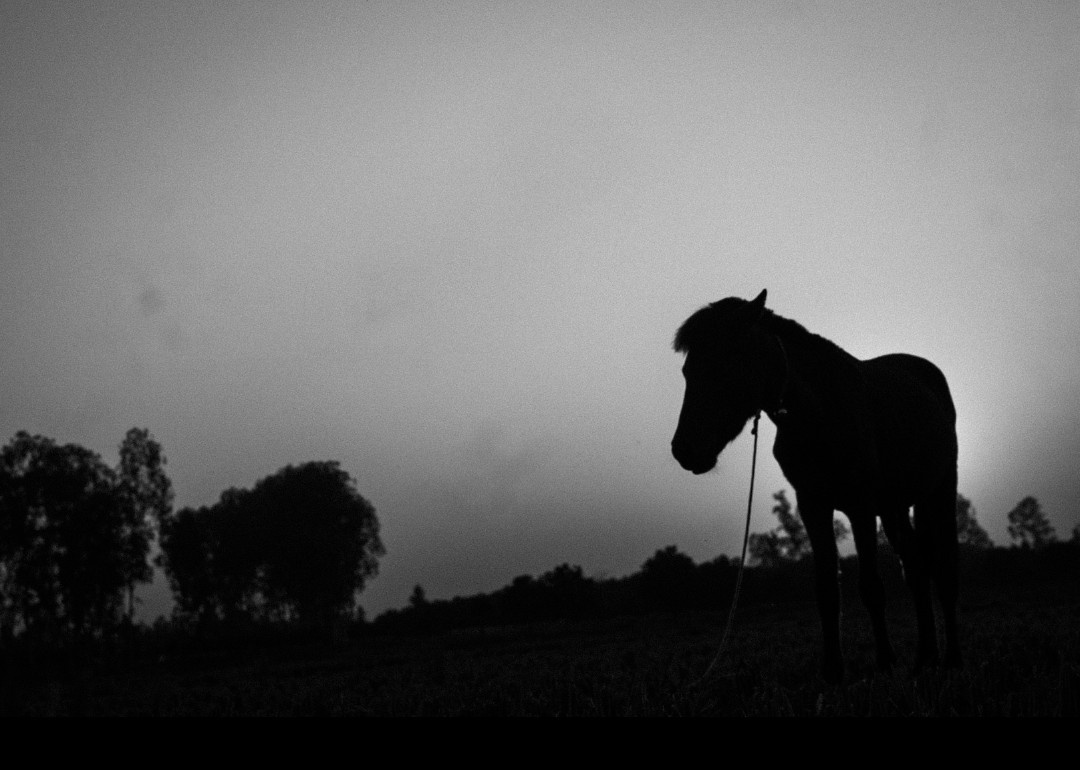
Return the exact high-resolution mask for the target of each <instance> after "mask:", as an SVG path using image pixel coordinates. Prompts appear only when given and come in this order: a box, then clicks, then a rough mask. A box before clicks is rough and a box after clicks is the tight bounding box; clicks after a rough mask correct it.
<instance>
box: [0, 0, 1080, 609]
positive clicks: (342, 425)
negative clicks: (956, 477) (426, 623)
mask: <svg viewBox="0 0 1080 770" xmlns="http://www.w3.org/2000/svg"><path fill="white" fill-rule="evenodd" d="M1078 212H1080V4H1077V3H1074V2H1060V3H1050V2H1036V1H1035V0H1023V1H1021V2H1007V3H996V2H971V3H963V2H951V3H945V4H941V3H918V2H914V3H913V2H882V3H872V2H807V3H797V2H790V3H789V2H784V3H772V2H753V3H735V2H730V3H725V2H701V3H646V2H631V1H629V0H628V1H626V2H619V3H583V2H580V0H574V1H572V2H556V1H554V0H553V1H551V2H544V3H535V2H511V1H509V0H507V1H504V2H490V3H480V2H464V1H462V2H450V3H447V2H432V3H423V2H408V3H401V2H385V1H383V0H370V2H365V3H359V2H343V3H336V2H329V1H326V2H318V3H275V2H270V1H269V0H265V1H264V0H260V1H259V2H225V0H214V1H213V2H185V3H146V2H141V1H139V2H84V1H70V2H69V1H67V0H63V1H54V2H50V1H49V0H32V1H31V2H12V1H11V0H0V362H3V363H2V366H0V440H2V441H5V442H6V441H7V440H9V439H10V437H12V436H14V434H15V433H16V432H17V431H19V430H27V431H30V432H31V433H39V434H43V435H46V436H49V437H51V438H54V439H55V440H57V441H59V442H63V443H67V442H74V443H78V444H82V445H83V446H86V447H88V448H90V449H93V450H94V451H97V452H100V453H101V454H102V456H103V457H104V458H105V459H106V460H107V461H109V462H115V460H116V457H117V447H118V445H119V443H120V441H121V440H122V438H123V436H124V433H125V432H126V431H127V429H128V428H130V427H133V426H139V427H146V428H149V429H150V431H151V433H152V434H153V435H154V437H155V438H156V439H157V440H158V441H159V442H160V443H161V444H162V446H163V448H164V452H165V454H166V456H167V458H168V465H167V471H168V473H169V476H170V477H171V479H172V481H173V485H174V489H175V492H176V507H177V508H179V507H183V506H199V505H208V504H211V503H213V502H215V501H216V500H217V498H218V496H219V495H220V494H221V492H222V491H223V490H224V489H226V488H228V487H251V486H252V485H254V484H255V482H256V481H258V480H259V479H261V478H263V477H264V476H267V475H269V474H272V473H274V472H275V471H277V470H278V469H280V468H281V467H283V466H285V465H287V464H290V463H291V464H297V463H301V462H306V461H309V460H337V461H339V462H340V463H341V465H342V467H343V468H344V469H345V470H346V471H348V472H349V473H350V474H352V476H353V477H354V478H355V479H356V481H357V487H358V489H359V491H360V492H361V493H362V494H363V495H364V496H365V497H366V498H367V499H368V500H370V501H371V502H372V504H373V505H374V506H375V509H376V511H377V514H378V518H379V522H380V525H381V536H382V540H383V543H384V544H385V546H386V549H387V554H386V555H385V556H384V557H383V558H382V560H381V562H380V569H379V574H378V576H377V577H376V578H374V579H373V580H372V581H371V582H370V583H369V584H368V586H367V587H366V588H365V590H364V592H363V594H362V595H361V596H360V604H361V605H362V606H363V607H364V609H365V611H366V612H367V614H368V617H373V616H375V615H377V614H378V613H380V612H382V611H383V610H385V609H387V608H392V607H401V606H404V605H405V604H406V602H407V599H408V596H409V594H410V592H411V590H412V587H413V586H414V585H416V584H420V585H422V586H423V587H424V589H425V591H426V593H427V595H428V597H429V598H430V599H448V598H451V597H453V596H456V595H469V594H474V593H479V592H488V591H493V590H496V589H498V588H500V587H502V586H504V585H506V584H507V583H509V582H510V581H511V580H512V579H513V578H514V577H516V576H518V575H522V574H531V575H534V576H535V575H539V574H541V573H542V572H545V571H547V570H550V569H552V568H553V567H555V566H556V565H558V564H561V563H563V562H569V563H570V564H576V565H580V566H581V567H582V568H583V569H584V571H585V573H586V575H589V576H592V577H617V576H621V575H626V574H630V573H632V572H634V571H636V570H637V569H639V568H640V566H641V564H642V563H643V562H644V561H645V560H646V559H647V558H649V557H650V556H651V555H652V554H653V553H654V552H655V551H656V550H657V549H659V548H662V547H664V546H667V545H676V546H677V547H678V548H679V550H680V551H682V552H684V553H687V554H689V555H690V556H692V557H693V558H694V559H695V560H696V561H703V560H707V559H712V558H715V557H716V556H717V555H719V554H721V553H723V554H727V555H737V553H738V550H739V548H740V545H741V537H742V527H743V516H744V512H745V505H746V495H747V491H748V483H749V471H750V448H751V438H750V435H749V430H747V431H746V432H745V433H744V435H743V436H742V437H740V438H739V439H738V440H736V442H735V443H734V444H733V445H732V446H731V447H729V449H728V450H727V451H725V453H724V454H723V455H722V456H721V458H720V463H719V465H718V468H717V470H716V471H714V472H712V473H710V474H706V475H705V476H702V477H694V476H691V475H690V474H689V473H687V472H685V471H683V470H682V469H681V468H680V467H679V466H678V464H677V463H676V462H675V460H674V459H673V458H672V457H671V453H670V441H671V436H672V434H673V432H674V429H675V423H676V420H677V417H678V412H679V408H680V405H681V401H682V387H683V382H682V377H681V374H680V366H681V363H682V361H681V356H679V355H678V354H676V353H674V352H673V351H672V350H671V339H672V336H673V334H674V332H675V330H676V328H677V327H678V326H679V324H680V323H681V322H682V321H683V320H684V319H685V318H686V317H687V316H688V315H690V313H692V312H693V311H694V310H696V309H697V308H698V307H700V306H702V305H704V304H706V303H708V302H712V301H715V300H717V299H720V298H722V297H727V296H740V297H744V298H747V299H749V298H752V297H754V296H755V295H756V294H757V293H758V292H759V291H760V290H761V289H763V288H767V289H768V292H769V293H768V305H769V307H770V308H772V309H773V310H774V311H775V312H777V313H779V314H781V315H783V316H786V317H789V318H793V319H795V320H797V321H799V322H800V323H801V324H803V325H804V326H806V327H807V328H808V329H810V330H811V331H813V332H816V333H818V334H821V335H823V336H825V337H828V338H829V339H831V340H833V341H834V342H836V343H837V344H839V345H840V346H841V347H843V348H844V349H845V350H847V351H848V352H850V353H852V354H853V355H855V356H857V357H859V358H869V357H873V356H876V355H881V354H885V353H890V352H908V353H914V354H916V355H921V356H924V357H926V358H929V359H930V360H932V361H934V362H935V363H936V364H938V366H939V367H940V368H941V369H942V370H943V371H944V372H945V374H946V376H947V377H948V380H949V382H950V385H951V388H952V392H953V396H954V400H955V402H956V405H957V411H958V415H959V416H958V434H959V442H960V469H959V470H960V491H961V493H963V494H964V495H965V496H967V497H969V498H970V499H971V500H972V502H973V504H974V506H975V510H976V512H977V516H978V520H979V521H980V523H981V524H982V525H983V526H984V527H985V528H986V529H987V531H988V532H989V534H990V536H991V537H992V538H993V540H994V541H995V542H997V543H998V544H1007V543H1008V542H1009V538H1008V534H1007V530H1006V525H1007V523H1006V518H1005V517H1006V514H1007V512H1008V511H1009V510H1010V509H1011V508H1012V507H1013V506H1014V505H1015V504H1016V503H1017V502H1018V501H1019V500H1020V499H1021V498H1023V497H1025V496H1027V495H1034V496H1035V497H1037V498H1038V500H1039V501H1040V503H1041V504H1042V507H1043V510H1044V511H1045V513H1046V514H1047V516H1048V517H1049V519H1050V521H1051V522H1052V523H1053V525H1054V526H1055V527H1056V528H1057V530H1058V533H1059V535H1061V536H1065V537H1067V536H1068V534H1069V533H1070V531H1071V530H1072V528H1073V526H1075V525H1076V523H1077V522H1078V521H1080V476H1078V474H1077V468H1076V458H1077V457H1080V410H1078V409H1077V406H1078V399H1077V393H1078V392H1080V338H1078V335H1077V332H1078V331H1080V303H1078V299H1080V217H1078V216H1077V214H1078ZM762 426H763V428H762V435H761V438H762V442H763V443H762V446H761V449H760V454H759V460H758V480H757V486H756V492H755V495H756V505H755V511H754V520H753V524H752V530H753V531H765V530H767V529H769V528H771V527H773V526H774V525H775V523H776V521H775V519H774V518H773V517H772V516H770V515H769V512H768V511H769V508H770V505H771V500H770V496H771V493H772V492H774V491H776V490H779V489H788V490H789V496H790V485H789V484H788V483H787V482H786V481H785V480H784V479H783V476H782V474H781V472H780V470H779V468H778V467H777V465H776V463H775V461H774V460H773V459H772V457H771V455H770V452H769V449H770V447H771V444H772V440H773V438H774V437H775V431H774V429H773V427H772V425H771V424H769V423H768V421H767V420H763V421H762ZM140 596H141V599H142V601H143V604H142V607H141V610H140V612H141V613H142V615H143V617H144V618H146V619H152V618H153V617H155V616H156V615H158V614H161V613H167V612H168V611H169V608H170V600H169V595H168V589H167V586H166V585H165V581H164V580H163V579H162V577H161V576H160V575H159V576H158V577H157V579H156V580H155V582H154V583H153V584H152V585H150V586H148V587H146V588H145V589H143V590H142V592H141V594H140Z"/></svg>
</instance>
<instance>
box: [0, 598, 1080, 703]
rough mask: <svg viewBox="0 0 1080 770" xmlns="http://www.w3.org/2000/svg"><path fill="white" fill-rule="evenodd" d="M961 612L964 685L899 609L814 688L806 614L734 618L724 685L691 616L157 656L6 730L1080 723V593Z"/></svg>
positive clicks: (711, 646)
mask: <svg viewBox="0 0 1080 770" xmlns="http://www.w3.org/2000/svg"><path fill="white" fill-rule="evenodd" d="M972 593H973V595H972V596H971V597H970V598H969V599H968V600H966V601H965V602H963V604H962V607H961V621H962V633H963V638H964V643H965V649H964V652H965V658H966V660H965V662H966V665H965V667H964V668H963V669H962V670H958V671H957V670H931V671H927V672H924V673H923V674H921V675H919V676H918V677H917V678H913V677H912V676H911V672H910V669H909V667H908V664H909V663H910V660H911V653H912V651H913V650H914V643H915V628H914V622H913V620H912V617H911V611H910V600H909V599H908V597H907V596H894V597H892V602H891V606H890V613H889V614H890V617H889V621H890V629H891V631H892V634H893V641H894V645H895V646H896V648H897V651H898V652H899V653H900V655H901V663H900V665H899V666H898V667H897V668H896V669H895V670H894V671H893V672H892V673H891V674H881V673H878V672H875V671H874V670H873V644H872V640H871V638H870V632H869V623H868V620H867V616H866V613H865V611H864V610H863V608H862V607H861V605H859V604H858V603H857V601H847V602H846V604H845V609H844V643H845V654H846V657H847V664H848V674H847V679H846V681H845V683H844V684H843V685H842V686H838V687H832V686H826V685H824V684H823V683H822V682H821V680H820V679H819V678H818V663H819V659H818V656H819V634H820V632H819V627H818V619H817V613H816V609H815V607H814V605H813V603H812V602H809V603H808V602H805V601H801V602H798V603H792V604H785V605H775V604H774V605H759V606H748V607H745V608H741V609H740V611H739V613H738V615H737V619H736V628H735V633H734V635H733V638H732V639H731V641H730V642H729V646H728V650H727V651H726V653H725V655H724V657H723V659H722V661H721V663H720V665H719V666H718V667H717V671H716V672H715V673H714V674H713V676H712V677H711V678H710V679H709V680H707V681H699V678H700V677H701V675H702V674H703V673H704V672H705V670H706V668H707V667H708V664H709V662H710V660H711V659H712V657H713V655H714V653H715V651H716V648H717V644H718V642H719V637H720V631H721V627H722V624H723V620H724V616H723V614H721V613H684V614H677V615H651V616H647V617H631V618H613V619H606V620H596V621H589V622H575V623H570V622H565V621H564V622H553V623H546V624H539V625H531V626H516V627H503V628H489V629H470V630H465V631H457V632H449V633H444V634H439V635H431V636H418V637H387V636H377V635H361V636H360V637H359V638H356V639H353V640H352V641H350V642H349V643H348V644H346V645H343V646H337V647H331V646H329V645H325V646H311V645H306V646H279V647H276V648H270V649H262V650H253V651H246V652H245V651H238V650H234V651H232V652H229V653H218V654H200V655H194V654H188V655H166V656H157V657H155V658H153V659H144V660H141V661H135V662H130V663H127V664H125V665H123V666H119V665H115V664H114V665H111V666H107V667H106V666H98V667H97V670H95V671H89V672H87V671H84V672H83V673H81V674H79V675H77V676H69V677H66V678H62V677H44V678H38V679H35V680H32V681H29V680H28V681H23V682H21V683H20V684H18V686H17V687H15V688H14V689H12V688H10V687H9V691H8V692H7V693H5V694H4V704H5V713H7V714H9V715H70V714H76V715H100V716H116V715H125V716H134V715H145V716H193V715H200V716H264V715H265V716H270V715H273V716H301V715H303V716H568V717H576V716H999V717H1011V716H1076V715H1078V714H1080V601H1078V596H1077V587H1076V586H1073V585H1068V586H1061V587H1060V590H1058V589H1057V588H1055V587H1053V586H1047V585H1045V584H1042V585H1027V586H1025V587H1014V588H1012V589H1010V590H1007V591H1003V590H995V591H994V592H990V593H988V592H985V591H983V592H980V591H978V590H976V591H974V592H972Z"/></svg>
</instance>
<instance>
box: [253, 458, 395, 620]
mask: <svg viewBox="0 0 1080 770" xmlns="http://www.w3.org/2000/svg"><path fill="white" fill-rule="evenodd" d="M252 498H253V504H254V505H255V507H256V510H257V511H258V518H259V523H258V527H259V530H260V532H262V541H263V543H264V544H265V553H264V557H265V559H266V561H265V573H264V581H265V584H264V591H265V593H266V595H267V598H268V599H269V600H271V601H272V602H273V603H275V604H278V605H279V606H282V607H285V608H288V610H290V611H292V612H295V613H296V615H297V616H298V617H299V618H300V619H301V620H302V621H305V622H310V623H327V622H330V621H331V620H333V619H334V618H336V617H338V616H339V615H341V614H342V613H344V612H351V611H352V609H353V607H354V606H355V604H356V594H357V592H358V591H361V590H362V589H363V587H364V583H365V582H366V581H367V580H368V579H369V578H370V577H372V576H374V575H375V574H376V573H377V572H378V557H380V556H382V555H383V554H384V553H385V549H384V548H383V544H382V541H381V540H380V539H379V522H378V519H377V518H376V516H375V508H374V507H373V506H372V505H371V503H369V502H368V501H367V500H365V499H364V498H363V497H362V496H361V495H360V494H359V493H358V492H357V491H356V486H355V483H354V482H353V480H352V478H351V477H350V476H349V474H348V473H346V472H345V471H343V470H342V469H341V468H340V466H339V465H338V463H336V462H309V463H305V464H303V465H299V466H292V465H289V466H286V467H285V468H283V469H281V470H280V471H278V472H277V473H275V474H274V475H272V476H268V477H267V478H265V479H263V480H262V481H260V482H259V483H258V484H256V485H255V488H254V489H253V490H252Z"/></svg>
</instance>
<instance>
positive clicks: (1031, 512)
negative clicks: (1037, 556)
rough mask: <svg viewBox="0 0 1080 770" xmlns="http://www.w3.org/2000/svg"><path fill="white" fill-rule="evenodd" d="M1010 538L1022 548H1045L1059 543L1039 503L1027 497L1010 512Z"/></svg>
mask: <svg viewBox="0 0 1080 770" xmlns="http://www.w3.org/2000/svg"><path fill="white" fill-rule="evenodd" d="M1008 519H1009V537H1011V538H1012V539H1013V544H1014V545H1019V546H1020V547H1021V548H1035V549H1039V548H1045V547H1046V546H1047V545H1049V544H1050V543H1053V542H1056V541H1057V535H1056V534H1055V532H1054V527H1053V526H1052V525H1051V524H1050V521H1049V520H1048V519H1047V518H1046V515H1045V514H1044V513H1043V512H1042V507H1041V506H1040V505H1039V501H1038V500H1036V499H1035V498H1034V497H1030V496H1029V497H1025V498H1024V499H1023V500H1021V501H1020V502H1019V503H1017V504H1016V507H1015V508H1013V509H1012V510H1011V511H1009V516H1008Z"/></svg>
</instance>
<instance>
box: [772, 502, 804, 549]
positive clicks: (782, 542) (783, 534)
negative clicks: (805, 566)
mask: <svg viewBox="0 0 1080 770" xmlns="http://www.w3.org/2000/svg"><path fill="white" fill-rule="evenodd" d="M773 499H774V500H776V504H775V505H774V506H773V509H772V512H773V515H774V516H776V518H777V519H779V520H780V525H779V527H778V528H777V529H776V530H775V532H776V534H777V538H778V545H779V548H780V555H781V558H783V559H785V560H787V561H798V560H799V559H801V558H803V557H804V556H808V555H809V554H810V550H811V549H810V537H809V535H807V534H806V527H804V526H803V523H802V519H801V518H799V514H798V508H796V509H795V510H792V508H791V503H790V502H788V499H787V493H786V492H785V491H784V490H782V489H781V490H780V491H779V492H775V493H774V494H773Z"/></svg>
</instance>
